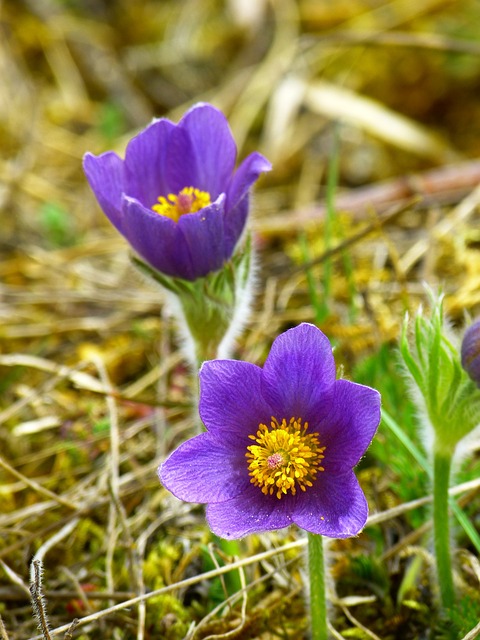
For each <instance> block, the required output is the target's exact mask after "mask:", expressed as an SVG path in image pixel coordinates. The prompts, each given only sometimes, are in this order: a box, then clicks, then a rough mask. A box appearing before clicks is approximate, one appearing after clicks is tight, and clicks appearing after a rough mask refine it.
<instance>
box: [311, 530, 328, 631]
mask: <svg viewBox="0 0 480 640" xmlns="http://www.w3.org/2000/svg"><path fill="white" fill-rule="evenodd" d="M308 569H309V575H310V626H311V632H312V633H311V638H312V640H327V638H328V632H327V600H326V594H325V562H324V557H323V538H322V536H320V535H317V534H315V533H309V534H308Z"/></svg>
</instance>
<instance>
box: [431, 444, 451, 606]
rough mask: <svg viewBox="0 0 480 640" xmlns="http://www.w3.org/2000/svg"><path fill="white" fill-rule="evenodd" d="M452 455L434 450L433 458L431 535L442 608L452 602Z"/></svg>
mask: <svg viewBox="0 0 480 640" xmlns="http://www.w3.org/2000/svg"><path fill="white" fill-rule="evenodd" d="M451 465H452V456H451V453H449V452H444V451H435V452H434V459H433V532H434V533H433V535H434V546H435V558H436V562H437V574H438V575H437V577H438V583H439V585H440V597H441V602H442V606H443V608H444V609H451V608H452V607H453V604H454V599H455V592H454V588H453V574H452V559H451V556H450V522H449V515H448V487H449V481H450V467H451Z"/></svg>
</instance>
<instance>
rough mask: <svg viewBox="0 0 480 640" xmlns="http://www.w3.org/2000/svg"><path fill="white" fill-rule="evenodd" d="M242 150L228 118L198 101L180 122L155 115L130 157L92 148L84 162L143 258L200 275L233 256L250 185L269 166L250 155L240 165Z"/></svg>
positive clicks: (109, 212) (188, 276)
mask: <svg viewBox="0 0 480 640" xmlns="http://www.w3.org/2000/svg"><path fill="white" fill-rule="evenodd" d="M236 156H237V148H236V145H235V141H234V139H233V137H232V134H231V131H230V128H229V126H228V123H227V120H226V118H225V116H224V115H223V114H222V113H221V112H220V111H219V110H218V109H216V108H215V107H213V106H211V105H209V104H203V103H200V104H197V105H195V106H194V107H193V108H192V109H190V110H189V111H188V112H187V113H186V114H185V115H184V116H183V118H182V119H181V120H180V122H179V123H178V124H174V123H173V122H171V121H170V120H167V119H166V118H161V119H159V120H155V121H154V122H152V124H150V125H149V126H148V127H147V128H146V129H144V130H143V131H141V132H140V133H139V134H138V135H137V136H135V137H134V138H132V140H130V142H129V143H128V145H127V149H126V152H125V160H122V159H121V158H120V157H119V156H118V155H117V154H116V153H114V152H113V151H107V152H106V153H102V154H101V155H99V156H94V155H92V154H91V153H87V154H86V155H85V157H84V160H83V167H84V170H85V174H86V176H87V179H88V182H89V184H90V187H91V188H92V190H93V192H94V194H95V196H96V198H97V200H98V202H99V204H100V206H101V207H102V209H103V211H104V213H105V215H106V216H107V217H108V219H109V220H110V222H111V223H112V224H113V225H114V226H115V227H116V228H117V229H118V231H119V232H120V233H121V234H122V235H123V236H124V237H125V238H126V239H127V240H128V242H129V243H130V244H131V246H132V247H133V248H134V249H135V251H136V252H137V253H138V254H139V255H140V257H141V258H143V260H145V262H147V263H148V264H149V265H150V266H151V267H153V268H154V269H156V270H157V271H159V272H161V273H163V274H165V275H167V276H172V277H178V278H183V279H185V280H195V279H197V278H200V277H202V276H205V275H207V274H208V273H210V272H211V271H217V270H219V269H221V268H222V265H223V264H224V262H225V261H227V260H229V259H230V258H231V257H232V254H233V252H234V250H235V247H236V245H237V242H238V240H239V238H240V236H241V234H242V232H243V229H244V227H245V223H246V220H247V215H248V209H249V190H250V187H251V186H252V185H253V183H254V182H255V181H256V180H257V179H258V177H259V175H260V174H261V173H262V172H264V171H269V170H270V169H271V165H270V163H269V162H268V160H266V159H265V158H264V157H263V156H262V155H261V154H260V153H257V152H255V153H252V154H250V155H249V156H248V157H247V158H245V160H244V161H243V162H242V163H241V164H240V166H239V167H238V169H237V170H236V171H235V162H236Z"/></svg>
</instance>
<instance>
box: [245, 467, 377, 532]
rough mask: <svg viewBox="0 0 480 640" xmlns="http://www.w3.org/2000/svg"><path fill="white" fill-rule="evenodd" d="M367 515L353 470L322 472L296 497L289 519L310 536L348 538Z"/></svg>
mask: <svg viewBox="0 0 480 640" xmlns="http://www.w3.org/2000/svg"><path fill="white" fill-rule="evenodd" d="M237 499H238V498H237ZM367 516H368V505H367V501H366V499H365V496H364V494H363V491H362V489H361V487H360V485H359V484H358V481H357V478H356V477H355V474H354V473H353V471H348V472H347V473H345V474H343V475H341V476H338V475H337V476H334V475H329V474H328V472H327V470H325V471H322V472H320V474H319V475H318V476H317V480H316V482H315V483H314V485H313V487H309V488H308V489H307V491H305V493H303V494H302V495H301V496H299V499H298V500H297V502H296V504H295V509H294V512H293V515H292V519H293V521H294V522H295V524H297V525H298V526H299V527H300V528H301V529H305V530H306V531H310V532H311V533H318V534H320V535H323V536H329V537H331V538H348V537H350V536H355V535H357V534H358V533H359V532H360V531H361V530H362V529H363V527H364V525H365V522H366V520H367Z"/></svg>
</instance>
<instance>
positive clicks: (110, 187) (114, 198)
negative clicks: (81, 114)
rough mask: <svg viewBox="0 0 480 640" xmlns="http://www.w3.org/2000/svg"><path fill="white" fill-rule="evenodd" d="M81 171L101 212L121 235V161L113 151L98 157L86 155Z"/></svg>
mask: <svg viewBox="0 0 480 640" xmlns="http://www.w3.org/2000/svg"><path fill="white" fill-rule="evenodd" d="M83 170H84V171H85V175H86V176H87V180H88V183H89V184H90V187H91V189H92V191H93V193H94V194H95V197H96V198H97V200H98V202H99V204H100V206H101V208H102V209H103V212H104V213H105V215H106V216H107V218H108V219H109V220H110V222H111V223H112V224H113V225H114V226H115V227H116V228H117V229H118V231H120V233H123V222H122V216H121V213H120V212H121V207H122V193H123V192H124V189H125V174H124V165H123V161H122V160H121V158H119V157H118V156H117V154H116V153H113V151H107V152H106V153H102V154H101V155H99V156H94V155H93V154H92V153H86V154H85V156H84V157H83Z"/></svg>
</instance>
